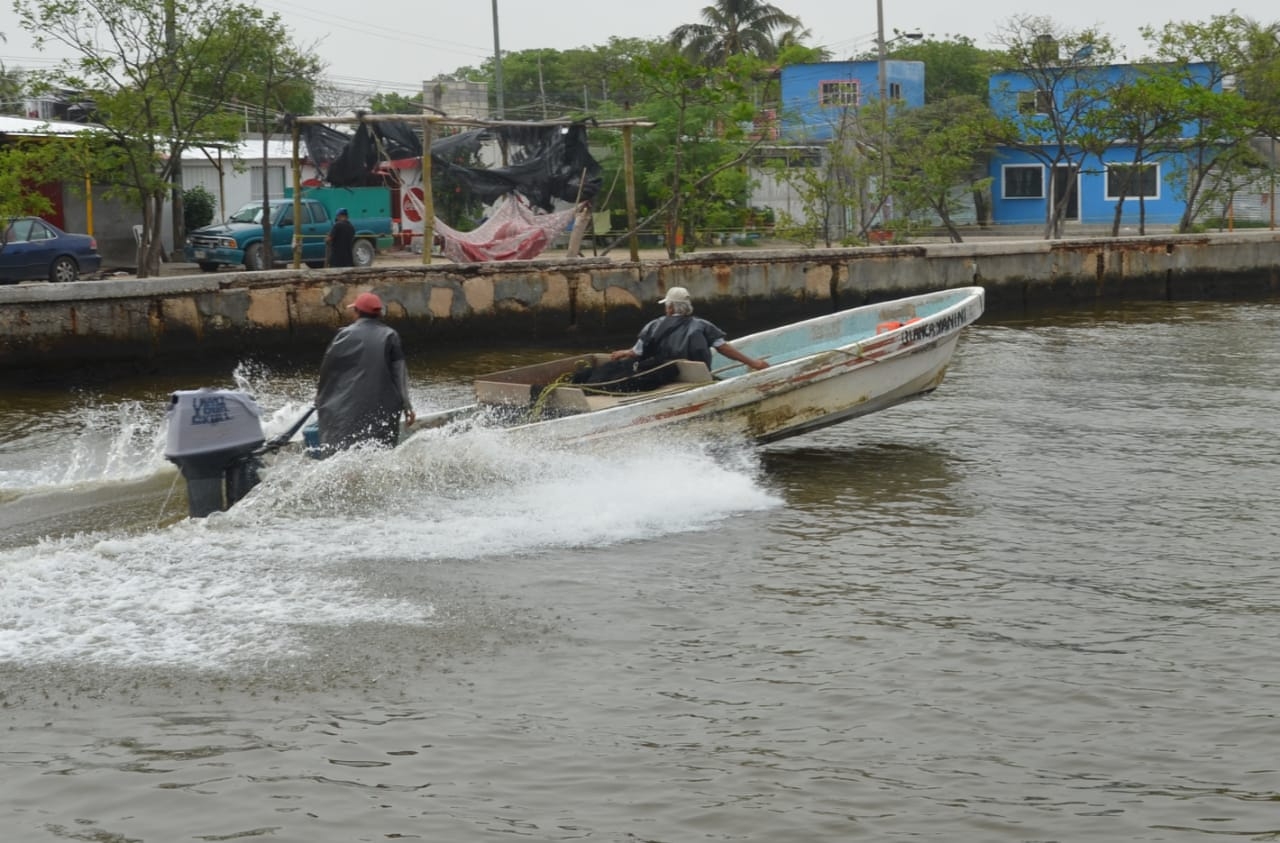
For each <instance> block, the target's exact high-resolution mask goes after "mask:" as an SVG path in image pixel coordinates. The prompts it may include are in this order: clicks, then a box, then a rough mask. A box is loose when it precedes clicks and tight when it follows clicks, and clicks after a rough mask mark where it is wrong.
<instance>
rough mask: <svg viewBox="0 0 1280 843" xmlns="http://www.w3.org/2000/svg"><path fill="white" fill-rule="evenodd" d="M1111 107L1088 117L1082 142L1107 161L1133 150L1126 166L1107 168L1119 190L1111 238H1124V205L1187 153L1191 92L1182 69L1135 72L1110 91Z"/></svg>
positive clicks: (1141, 215) (1142, 215)
mask: <svg viewBox="0 0 1280 843" xmlns="http://www.w3.org/2000/svg"><path fill="white" fill-rule="evenodd" d="M1109 87H1110V91H1109V93H1108V95H1107V99H1106V102H1105V103H1104V104H1102V105H1101V106H1100V107H1099V108H1097V109H1096V110H1094V111H1093V112H1091V113H1090V114H1088V115H1086V116H1085V120H1084V124H1085V126H1086V129H1087V131H1086V132H1085V133H1084V136H1083V138H1082V140H1083V143H1084V147H1085V149H1086V151H1088V152H1090V153H1092V154H1093V155H1096V156H1097V157H1098V158H1099V160H1102V158H1103V155H1104V154H1105V153H1106V151H1107V150H1108V149H1110V148H1111V147H1113V146H1116V145H1119V144H1123V145H1125V146H1128V147H1132V150H1133V154H1132V156H1131V157H1130V159H1129V160H1128V161H1126V162H1124V163H1120V162H1113V163H1111V164H1109V165H1107V176H1106V178H1107V180H1108V182H1109V183H1111V184H1112V186H1113V187H1114V188H1115V189H1116V193H1115V200H1116V203H1115V214H1114V217H1113V219H1112V223H1111V236H1113V237H1116V236H1118V235H1119V234H1120V223H1121V221H1122V220H1123V219H1124V203H1125V200H1126V199H1127V198H1128V195H1129V193H1130V192H1131V191H1133V190H1134V189H1135V188H1139V187H1140V186H1141V185H1142V184H1143V183H1144V181H1145V179H1146V177H1147V175H1148V174H1154V173H1155V172H1156V166H1157V162H1158V161H1159V160H1161V159H1163V158H1167V157H1168V156H1169V155H1170V154H1171V153H1174V152H1176V151H1178V149H1179V148H1180V147H1181V138H1182V128H1183V122H1184V120H1185V119H1186V117H1187V114H1186V111H1185V106H1186V104H1187V102H1188V94H1189V91H1188V89H1187V87H1186V85H1185V82H1184V79H1183V78H1182V73H1181V69H1180V68H1174V67H1170V66H1167V65H1150V66H1137V67H1133V68H1130V69H1129V70H1128V72H1127V73H1125V74H1124V75H1123V76H1122V77H1121V78H1120V79H1118V80H1114V81H1112V82H1111V83H1110V85H1109ZM1137 193H1138V233H1139V234H1145V233H1146V191H1145V190H1142V189H1139V190H1137Z"/></svg>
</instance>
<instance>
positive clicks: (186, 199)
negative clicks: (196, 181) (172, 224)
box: [182, 185, 215, 231]
mask: <svg viewBox="0 0 1280 843" xmlns="http://www.w3.org/2000/svg"><path fill="white" fill-rule="evenodd" d="M214 205H215V200H214V198H213V194H212V193H210V192H209V191H207V190H205V189H204V188H203V187H201V186H200V185H196V186H195V187H189V188H187V189H186V190H184V191H182V224H183V225H185V226H186V227H187V231H195V230H196V229H197V228H204V227H205V226H206V225H208V224H209V223H211V222H213V209H214Z"/></svg>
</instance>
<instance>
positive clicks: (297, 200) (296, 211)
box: [292, 121, 302, 269]
mask: <svg viewBox="0 0 1280 843" xmlns="http://www.w3.org/2000/svg"><path fill="white" fill-rule="evenodd" d="M292 130H293V268H294V269H298V268H299V267H301V266H302V164H301V162H299V161H298V124H297V122H296V121H295V122H294V124H293V127H292Z"/></svg>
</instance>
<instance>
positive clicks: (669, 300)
mask: <svg viewBox="0 0 1280 843" xmlns="http://www.w3.org/2000/svg"><path fill="white" fill-rule="evenodd" d="M687 301H689V291H688V290H686V289H685V288H684V287H672V288H671V289H670V290H667V296H666V298H662V299H658V304H673V303H674V302H687Z"/></svg>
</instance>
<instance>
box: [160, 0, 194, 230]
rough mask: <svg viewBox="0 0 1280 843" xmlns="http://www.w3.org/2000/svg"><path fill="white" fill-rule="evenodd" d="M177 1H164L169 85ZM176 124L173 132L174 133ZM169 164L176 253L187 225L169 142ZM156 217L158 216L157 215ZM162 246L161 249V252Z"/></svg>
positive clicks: (177, 161)
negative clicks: (171, 181)
mask: <svg viewBox="0 0 1280 843" xmlns="http://www.w3.org/2000/svg"><path fill="white" fill-rule="evenodd" d="M176 5H177V0H164V49H165V58H166V60H167V61H168V64H169V81H170V83H171V84H173V83H176V77H177V68H176V67H175V66H174V62H175V61H177V56H176V54H177V52H178V21H177V11H176ZM176 128H177V127H176V124H175V126H174V130H175V131H176ZM169 155H170V164H169V167H170V169H169V172H170V173H171V174H172V175H173V191H172V192H171V193H170V201H169V206H170V210H171V211H172V212H173V219H172V229H173V248H174V250H175V251H178V250H180V249H181V248H182V243H183V240H185V239H186V236H187V232H186V229H187V224H186V221H185V219H184V216H185V215H184V213H183V207H182V150H180V149H178V148H177V147H176V146H175V145H174V144H173V142H172V139H171V140H170V144H169ZM157 216H160V215H159V214H157ZM160 231H161V223H160V220H159V219H157V220H156V230H155V236H156V237H157V238H159V237H160ZM163 248H164V247H163V246H161V249H162V250H163Z"/></svg>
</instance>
